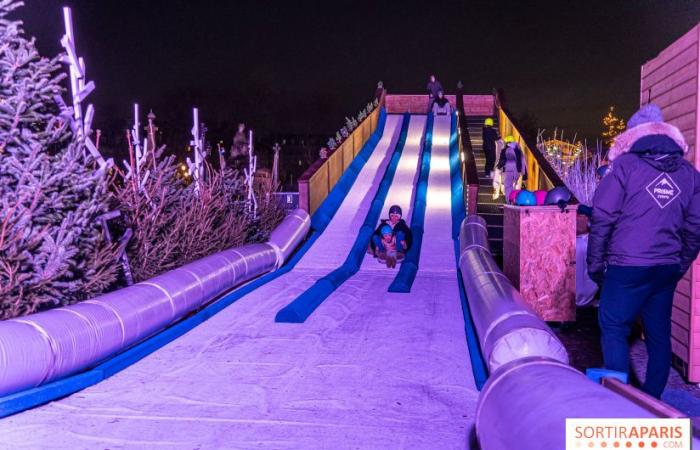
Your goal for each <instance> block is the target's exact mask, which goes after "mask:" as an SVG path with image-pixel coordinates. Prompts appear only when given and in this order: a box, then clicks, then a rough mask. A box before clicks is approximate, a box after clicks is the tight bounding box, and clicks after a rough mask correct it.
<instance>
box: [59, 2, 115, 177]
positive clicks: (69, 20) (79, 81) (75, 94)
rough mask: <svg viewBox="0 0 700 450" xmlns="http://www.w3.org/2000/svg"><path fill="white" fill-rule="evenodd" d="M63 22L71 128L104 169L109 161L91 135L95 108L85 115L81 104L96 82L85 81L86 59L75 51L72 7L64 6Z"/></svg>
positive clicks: (90, 107)
mask: <svg viewBox="0 0 700 450" xmlns="http://www.w3.org/2000/svg"><path fill="white" fill-rule="evenodd" d="M63 24H64V26H65V31H66V33H65V34H64V35H63V38H61V45H62V46H63V48H64V49H65V50H66V56H65V57H64V58H63V62H65V63H67V64H68V71H69V74H70V87H71V98H72V100H73V120H72V121H71V129H72V130H73V132H74V133H75V134H76V135H77V137H78V140H79V141H80V142H81V143H82V144H84V146H85V148H86V149H87V150H88V151H89V152H90V154H91V155H92V156H93V157H94V158H95V160H96V161H97V163H98V164H99V166H100V168H101V169H104V168H105V167H106V166H107V162H106V161H105V160H104V158H103V157H102V155H101V154H100V152H99V151H98V150H97V148H96V147H95V144H93V142H92V140H91V139H90V136H89V134H90V128H91V126H92V118H93V115H94V109H93V107H92V105H88V107H87V113H86V114H85V115H83V107H82V105H81V102H82V101H83V100H85V98H86V97H87V96H88V95H90V93H91V92H92V91H93V90H94V89H95V83H93V82H92V81H90V82H89V83H85V61H83V58H80V57H78V54H77V53H76V51H75V34H74V33H73V16H72V13H71V9H70V8H68V7H64V8H63Z"/></svg>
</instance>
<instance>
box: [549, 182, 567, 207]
mask: <svg viewBox="0 0 700 450" xmlns="http://www.w3.org/2000/svg"><path fill="white" fill-rule="evenodd" d="M569 200H571V192H570V191H569V190H568V189H567V188H566V187H564V186H557V187H555V188H554V189H552V190H550V191H549V192H547V197H546V198H545V199H544V204H545V205H561V204H566V203H569Z"/></svg>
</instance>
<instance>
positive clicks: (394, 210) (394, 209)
mask: <svg viewBox="0 0 700 450" xmlns="http://www.w3.org/2000/svg"><path fill="white" fill-rule="evenodd" d="M389 214H398V215H399V216H402V215H403V214H402V213H401V207H400V206H399V205H392V206H391V208H389Z"/></svg>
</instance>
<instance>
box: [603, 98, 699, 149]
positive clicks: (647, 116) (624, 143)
mask: <svg viewBox="0 0 700 450" xmlns="http://www.w3.org/2000/svg"><path fill="white" fill-rule="evenodd" d="M628 126H629V128H628V129H627V131H625V132H624V133H622V134H620V135H618V136H617V137H615V142H614V143H613V145H612V147H610V151H609V152H608V160H610V161H613V160H614V159H615V158H617V157H618V156H620V155H622V154H623V153H627V152H629V151H630V149H631V148H632V146H633V144H634V143H635V142H637V141H638V140H639V139H641V138H643V137H646V136H667V137H668V138H670V139H672V140H673V141H674V142H675V143H676V144H677V145H678V147H680V149H681V150H682V151H683V153H684V154H685V153H688V144H686V143H685V138H684V137H683V133H681V131H680V130H679V129H678V128H676V127H674V126H673V125H671V124H669V123H665V122H663V118H662V117H661V109H660V108H659V107H658V106H656V105H646V106H644V107H643V108H642V109H640V110H639V111H637V112H636V113H635V114H634V115H633V116H632V117H631V118H630V120H629V123H628Z"/></svg>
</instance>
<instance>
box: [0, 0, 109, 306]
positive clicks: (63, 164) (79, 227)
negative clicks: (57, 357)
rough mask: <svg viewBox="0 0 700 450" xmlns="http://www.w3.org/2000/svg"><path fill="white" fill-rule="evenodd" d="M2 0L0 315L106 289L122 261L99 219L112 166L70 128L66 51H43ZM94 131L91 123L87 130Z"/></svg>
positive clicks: (13, 3) (10, 1)
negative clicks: (48, 54)
mask: <svg viewBox="0 0 700 450" xmlns="http://www.w3.org/2000/svg"><path fill="white" fill-rule="evenodd" d="M19 6H21V3H20V2H16V1H14V0H0V202H1V205H0V318H2V319H5V318H8V317H14V316H18V315H24V314H28V313H31V312H34V311H37V310H40V309H43V308H46V307H50V306H52V305H57V304H70V303H73V302H76V301H79V300H82V299H85V298H88V297H92V296H94V295H96V294H98V293H100V292H103V291H104V290H106V289H107V288H108V286H109V285H110V284H111V283H113V282H114V280H115V278H116V271H117V269H118V264H116V263H115V261H114V259H115V249H114V248H113V246H111V245H109V244H107V242H106V240H105V239H104V237H103V235H102V231H101V227H100V223H99V220H98V217H99V216H100V215H102V214H104V213H105V212H107V211H108V209H109V207H108V203H109V200H110V194H109V191H108V181H109V180H108V174H107V171H108V170H109V165H105V164H104V161H100V164H97V161H95V160H94V159H93V156H91V155H92V154H91V152H90V151H88V150H87V149H86V148H85V139H83V136H82V129H76V130H72V129H71V117H72V115H73V110H72V109H69V108H67V107H66V106H65V104H64V103H63V101H62V100H61V95H62V94H64V92H63V88H62V87H61V84H60V83H61V80H62V79H63V78H64V76H65V75H64V74H63V73H62V71H61V67H60V63H59V58H54V59H47V58H42V57H41V56H40V55H39V54H38V53H37V50H36V48H35V46H34V41H33V40H28V39H26V38H25V36H24V33H23V30H22V28H21V22H19V21H16V20H11V19H9V18H8V14H9V13H10V12H11V11H13V10H15V9H16V8H18V7H19ZM86 131H87V130H86Z"/></svg>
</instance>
